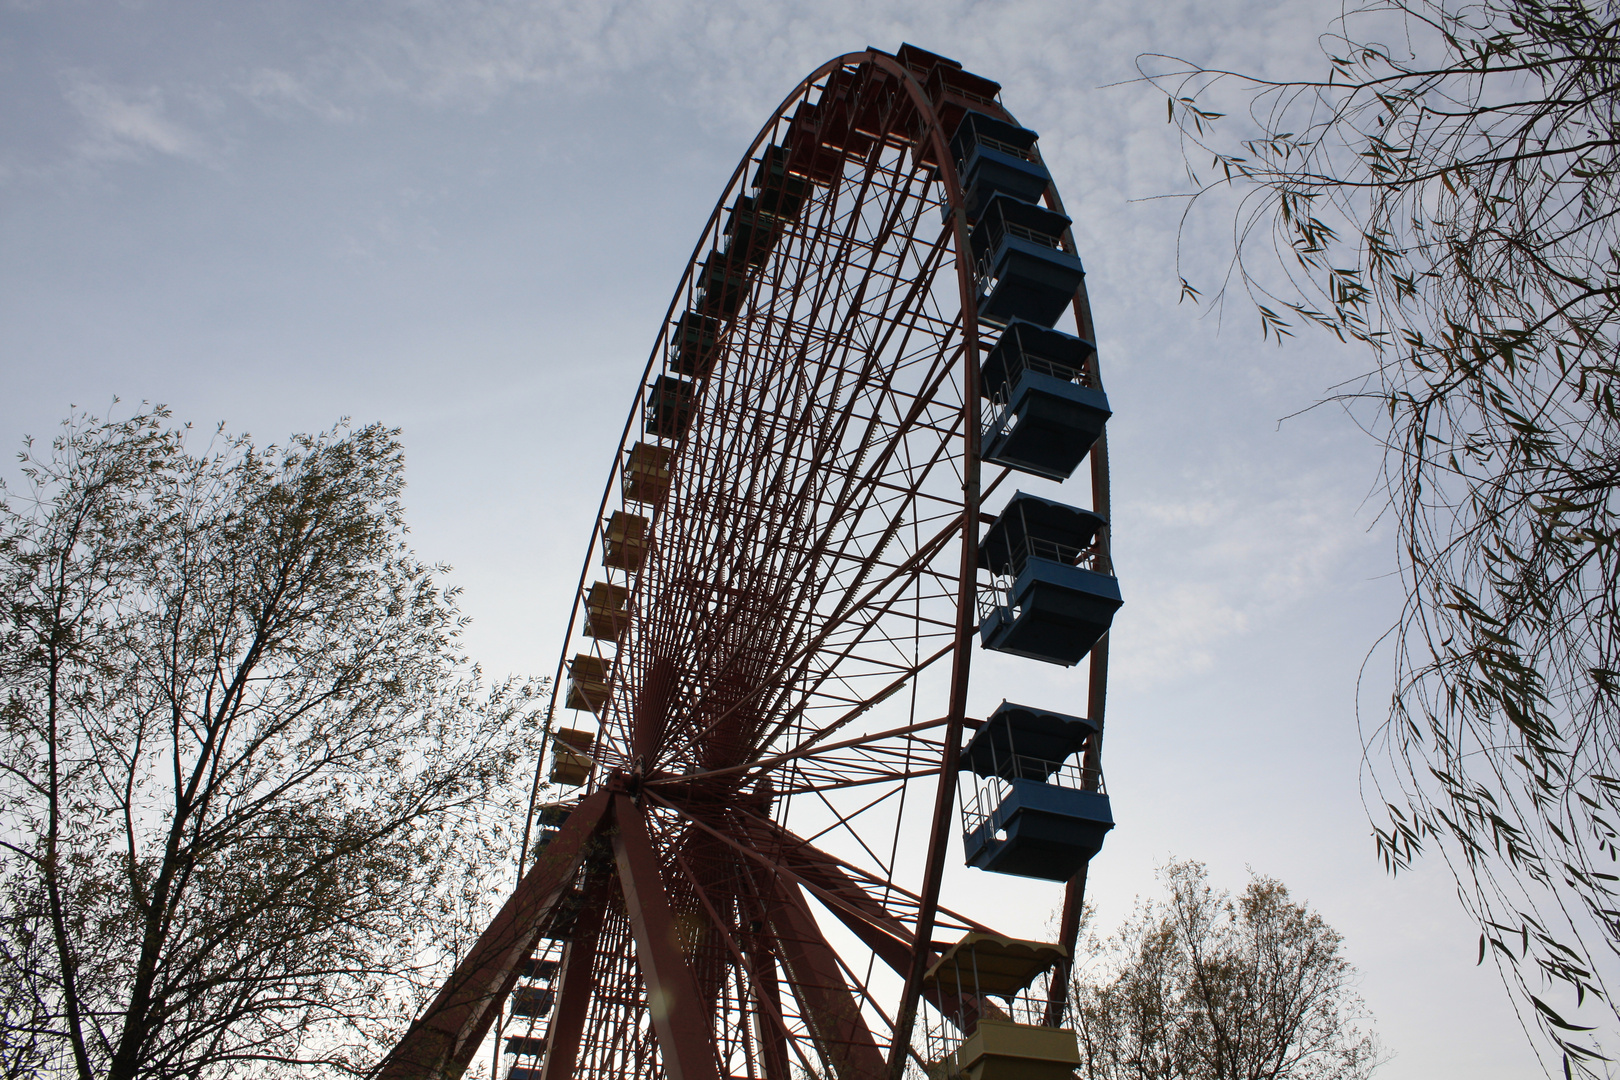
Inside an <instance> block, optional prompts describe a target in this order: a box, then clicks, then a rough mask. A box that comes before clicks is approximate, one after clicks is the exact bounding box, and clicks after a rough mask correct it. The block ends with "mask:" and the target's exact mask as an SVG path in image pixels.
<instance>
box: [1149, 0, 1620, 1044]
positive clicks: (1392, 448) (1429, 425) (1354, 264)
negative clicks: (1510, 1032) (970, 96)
mask: <svg viewBox="0 0 1620 1080" xmlns="http://www.w3.org/2000/svg"><path fill="white" fill-rule="evenodd" d="M1322 43H1323V51H1324V54H1325V55H1324V64H1323V71H1322V74H1321V76H1320V77H1318V78H1314V79H1304V80H1299V81H1278V80H1268V79H1261V78H1256V77H1253V76H1249V75H1243V74H1240V73H1236V72H1231V71H1223V70H1218V69H1214V68H1210V67H1206V66H1203V65H1200V64H1197V63H1191V62H1188V61H1185V60H1179V59H1174V58H1167V57H1156V56H1150V57H1142V58H1141V59H1140V60H1139V66H1140V67H1141V70H1142V72H1143V74H1144V76H1145V77H1146V78H1147V79H1148V80H1149V81H1150V82H1151V83H1152V84H1154V85H1156V86H1157V87H1159V88H1160V89H1161V90H1163V91H1165V93H1166V95H1167V98H1168V103H1167V104H1168V113H1169V118H1170V120H1171V121H1172V122H1173V123H1174V124H1175V125H1177V127H1178V128H1179V131H1180V133H1181V136H1182V139H1183V148H1184V151H1185V157H1186V160H1187V162H1188V165H1189V170H1190V173H1191V175H1192V176H1193V178H1194V181H1195V192H1194V194H1193V195H1192V196H1191V203H1192V205H1190V206H1189V207H1188V210H1187V212H1188V213H1189V214H1190V213H1194V212H1195V209H1194V208H1195V207H1197V206H1198V205H1200V204H1201V203H1202V202H1203V201H1204V200H1205V198H1206V197H1207V196H1209V195H1211V194H1212V193H1214V192H1216V191H1217V190H1219V189H1228V188H1230V189H1234V190H1235V191H1236V192H1237V193H1238V194H1239V196H1240V202H1239V204H1238V208H1237V210H1236V216H1235V219H1234V230H1233V234H1232V237H1233V246H1232V250H1231V253H1230V254H1231V257H1232V258H1231V262H1230V264H1229V267H1228V271H1227V274H1226V277H1225V281H1224V283H1223V284H1222V286H1221V287H1220V288H1219V289H1216V290H1214V291H1212V292H1209V293H1208V295H1207V297H1206V296H1205V294H1203V293H1201V292H1200V290H1199V288H1198V286H1197V285H1196V283H1194V282H1193V281H1191V280H1190V279H1189V277H1188V276H1184V277H1183V280H1182V291H1183V297H1184V298H1191V299H1195V300H1200V301H1205V300H1207V302H1208V303H1210V304H1213V305H1220V304H1222V303H1223V302H1224V301H1226V300H1228V299H1231V298H1234V297H1242V298H1244V299H1245V300H1246V301H1248V302H1251V303H1252V304H1253V305H1254V307H1255V309H1256V310H1257V314H1258V316H1259V320H1260V327H1261V330H1262V333H1263V334H1266V335H1276V336H1277V339H1278V340H1279V341H1281V340H1282V339H1283V337H1285V336H1288V335H1291V334H1293V333H1295V331H1296V330H1298V329H1299V328H1301V327H1303V326H1315V327H1318V328H1322V329H1325V330H1327V331H1329V332H1331V333H1333V334H1335V335H1337V336H1338V337H1340V338H1341V339H1344V340H1351V341H1359V342H1362V343H1364V344H1366V345H1367V346H1369V347H1370V348H1371V350H1372V354H1373V357H1374V366H1373V368H1372V370H1371V372H1370V374H1369V375H1368V376H1367V378H1366V379H1365V380H1364V381H1362V382H1359V383H1357V384H1354V385H1350V386H1347V387H1341V388H1339V389H1340V392H1337V393H1335V394H1334V395H1333V399H1334V400H1337V401H1339V402H1341V403H1343V404H1344V405H1345V406H1346V407H1347V408H1348V409H1349V410H1350V411H1351V412H1352V414H1354V415H1355V416H1356V417H1357V419H1358V420H1359V421H1360V422H1361V423H1362V424H1363V425H1364V426H1365V427H1366V428H1367V430H1369V431H1370V432H1373V433H1374V434H1375V435H1376V436H1377V437H1378V438H1379V439H1381V440H1382V441H1383V443H1384V446H1385V448H1386V451H1387V453H1386V456H1385V469H1384V480H1385V488H1386V491H1387V495H1388V510H1389V511H1390V516H1391V518H1392V520H1393V521H1394V523H1395V525H1396V527H1397V530H1398V535H1399V540H1400V565H1401V572H1402V575H1403V579H1404V583H1405V591H1406V605H1405V609H1404V611H1403V613H1402V614H1401V616H1400V619H1399V622H1398V625H1397V626H1396V628H1395V633H1394V634H1393V635H1392V640H1393V642H1394V656H1395V662H1394V672H1393V691H1392V693H1391V695H1390V697H1389V703H1388V708H1387V712H1385V710H1382V709H1381V710H1380V712H1383V713H1384V715H1383V716H1382V717H1380V718H1379V719H1377V720H1375V721H1374V722H1373V723H1372V724H1370V725H1368V731H1367V737H1368V749H1369V755H1368V760H1369V762H1370V763H1371V765H1370V770H1371V771H1370V773H1369V780H1370V785H1369V791H1370V792H1371V794H1372V798H1371V800H1370V802H1371V805H1370V807H1369V809H1370V811H1371V813H1372V814H1373V817H1374V823H1375V826H1376V829H1377V844H1378V852H1379V854H1380V855H1381V856H1382V858H1383V859H1384V861H1385V862H1386V864H1387V865H1388V866H1389V867H1390V868H1391V869H1392V870H1399V869H1400V868H1403V867H1406V866H1408V865H1409V864H1410V862H1411V860H1413V859H1414V858H1416V857H1418V856H1419V855H1420V854H1421V853H1422V852H1424V851H1425V850H1431V849H1438V850H1439V851H1440V852H1441V853H1442V854H1443V855H1444V857H1445V859H1446V861H1447V862H1448V863H1449V865H1450V866H1451V868H1452V870H1453V872H1454V873H1455V875H1456V877H1457V881H1458V885H1459V893H1460V895H1461V897H1462V899H1463V902H1464V903H1465V904H1466V905H1467V907H1468V908H1469V910H1470V911H1471V912H1472V914H1473V915H1474V916H1475V917H1476V918H1477V919H1478V921H1479V925H1480V929H1481V937H1480V941H1479V949H1480V955H1481V958H1483V957H1484V956H1485V955H1486V954H1489V955H1490V956H1492V957H1493V958H1494V960H1495V961H1496V962H1497V963H1498V964H1499V965H1500V966H1501V968H1502V971H1503V973H1504V975H1505V976H1506V978H1507V980H1508V982H1509V984H1510V985H1511V986H1512V987H1513V988H1514V991H1515V1001H1516V1007H1518V1008H1519V1009H1520V1013H1521V1017H1522V1018H1524V1019H1525V1021H1526V1023H1527V1026H1529V1025H1532V1024H1533V1025H1536V1026H1539V1027H1540V1029H1541V1031H1542V1032H1543V1034H1544V1035H1545V1036H1546V1037H1547V1039H1548V1040H1550V1045H1551V1048H1552V1049H1553V1053H1554V1056H1555V1057H1559V1056H1561V1057H1562V1058H1563V1062H1564V1064H1565V1066H1566V1067H1568V1066H1570V1065H1571V1064H1572V1065H1573V1066H1574V1067H1577V1068H1583V1067H1587V1066H1589V1065H1593V1063H1594V1062H1595V1060H1596V1058H1597V1057H1598V1056H1599V1055H1601V1054H1602V1050H1601V1048H1600V1047H1601V1043H1602V1041H1603V1039H1605V1038H1607V1039H1610V1040H1612V1039H1613V1036H1614V1033H1615V1031H1616V1028H1617V1027H1620V1004H1617V1002H1616V1000H1615V996H1614V995H1615V992H1616V989H1617V988H1616V987H1615V985H1614V979H1615V977H1616V967H1615V961H1616V956H1617V950H1620V902H1617V901H1620V894H1617V890H1616V885H1617V883H1620V876H1617V875H1620V869H1617V866H1616V857H1617V848H1616V838H1617V833H1616V827H1617V826H1620V774H1617V773H1616V771H1615V761H1616V752H1617V750H1620V710H1617V700H1616V694H1617V693H1620V503H1617V501H1616V499H1615V483H1616V479H1617V478H1620V412H1617V408H1620V406H1617V404H1616V394H1615V382H1616V370H1617V363H1620V206H1617V202H1616V194H1617V186H1620V129H1617V118H1620V8H1617V7H1616V5H1615V4H1614V3H1613V2H1612V0H1605V2H1598V3H1583V2H1579V0H1576V2H1567V3H1543V2H1539V0H1483V2H1477V3H1453V2H1451V0H1372V2H1369V3H1365V4H1361V5H1359V6H1353V7H1351V8H1349V9H1347V10H1346V11H1345V13H1344V14H1343V16H1342V17H1341V18H1340V19H1339V20H1337V22H1336V23H1335V25H1334V27H1333V28H1332V31H1331V32H1330V33H1328V34H1326V35H1325V36H1324V37H1323V38H1322ZM1183 273H1184V275H1190V276H1191V277H1197V276H1199V275H1198V274H1197V273H1196V272H1195V271H1194V270H1193V269H1191V268H1190V267H1187V266H1184V268H1183ZM1593 1067H1594V1068H1595V1065H1594V1066H1593Z"/></svg>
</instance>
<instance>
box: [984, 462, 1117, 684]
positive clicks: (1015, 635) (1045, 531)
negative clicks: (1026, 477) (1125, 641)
mask: <svg viewBox="0 0 1620 1080" xmlns="http://www.w3.org/2000/svg"><path fill="white" fill-rule="evenodd" d="M1106 524H1107V522H1105V521H1104V520H1103V519H1102V518H1101V517H1099V516H1098V515H1096V514H1094V513H1092V512H1091V511H1089V510H1081V509H1080V508H1078V507H1074V506H1065V505H1064V504H1062V503H1057V502H1052V501H1051V500H1049V499H1042V498H1039V497H1037V496H1034V495H1026V494H1024V493H1023V492H1021V491H1020V492H1018V493H1017V494H1015V495H1014V496H1013V497H1012V499H1011V500H1009V501H1008V503H1007V506H1006V508H1005V509H1003V510H1002V512H1001V515H1000V516H999V517H997V518H996V520H995V522H994V523H993V524H991V526H990V528H989V529H987V530H986V531H985V535H984V539H983V540H982V541H981V542H980V544H979V567H980V568H981V569H984V570H988V571H990V573H991V574H993V575H994V576H995V579H996V581H995V584H994V585H993V586H992V587H991V588H990V589H989V590H988V591H987V592H986V593H983V594H981V597H980V618H979V640H980V642H981V643H982V644H983V645H984V647H985V648H987V649H995V650H997V651H998V652H1009V653H1014V654H1016V655H1018V656H1027V657H1029V658H1030V659H1033V660H1044V661H1046V662H1047V663H1051V664H1062V665H1064V666H1065V667H1068V666H1072V665H1074V664H1077V663H1079V662H1080V660H1081V659H1082V658H1083V657H1084V656H1085V655H1086V654H1087V653H1088V652H1090V651H1091V647H1092V646H1093V645H1095V644H1096V643H1097V639H1098V638H1100V637H1102V636H1103V634H1105V633H1107V632H1108V627H1109V625H1110V624H1111V623H1112V622H1113V619H1114V612H1116V611H1118V610H1119V607H1120V605H1121V603H1122V600H1121V599H1120V595H1119V582H1117V581H1116V580H1114V578H1113V577H1111V576H1109V575H1107V574H1100V573H1097V572H1096V571H1094V570H1088V569H1086V568H1084V567H1081V566H1078V565H1076V564H1077V563H1079V562H1080V561H1081V559H1082V558H1083V557H1084V556H1086V554H1087V553H1088V551H1089V549H1090V547H1091V545H1092V543H1093V541H1094V540H1095V539H1096V536H1097V532H1098V530H1100V529H1101V528H1102V527H1103V526H1104V525H1106Z"/></svg>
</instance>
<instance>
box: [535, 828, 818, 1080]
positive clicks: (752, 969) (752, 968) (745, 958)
mask: <svg viewBox="0 0 1620 1080" xmlns="http://www.w3.org/2000/svg"><path fill="white" fill-rule="evenodd" d="M675 865H676V866H677V867H678V868H679V870H680V871H681V874H682V876H684V877H685V879H686V881H687V883H688V885H689V886H690V888H691V889H692V892H693V894H694V895H695V896H697V898H698V900H699V901H700V902H701V903H702V904H703V908H704V911H705V912H707V914H708V916H709V919H710V921H711V923H712V925H713V926H714V927H715V929H716V930H717V931H718V932H719V934H720V936H721V939H722V940H723V941H724V943H725V945H726V949H727V951H728V952H729V953H730V954H731V958H732V962H733V963H734V964H735V965H736V966H737V968H738V969H739V970H741V971H742V972H743V974H744V975H745V976H746V977H747V981H748V986H749V993H750V996H751V997H752V999H753V1001H754V1004H755V1009H756V1013H757V1015H761V1016H764V1017H765V1019H766V1022H767V1023H768V1024H769V1025H770V1027H771V1033H770V1035H769V1036H767V1040H766V1044H767V1047H769V1048H775V1050H774V1053H772V1054H770V1055H769V1056H768V1057H767V1062H766V1076H767V1080H769V1078H770V1077H772V1076H781V1077H783V1078H786V1077H787V1075H788V1074H787V1068H786V1066H787V1061H786V1055H787V1048H788V1047H789V1046H792V1048H793V1050H794V1052H795V1053H796V1054H797V1055H798V1058H799V1063H800V1064H801V1065H802V1066H803V1067H804V1068H805V1069H806V1070H807V1072H808V1073H809V1074H810V1075H814V1073H815V1067H814V1066H813V1065H812V1064H811V1062H810V1059H809V1058H808V1057H807V1056H806V1054H805V1052H804V1048H803V1046H802V1045H801V1044H800V1042H799V1040H797V1039H795V1038H793V1031H792V1030H791V1029H790V1028H789V1027H788V1023H787V1020H786V1019H785V1018H784V1016H783V1015H782V1001H781V996H780V993H779V991H778V987H777V984H776V978H775V964H776V960H775V957H774V955H773V954H772V953H770V952H769V951H766V950H760V949H758V948H757V947H756V948H755V950H754V954H753V955H752V956H750V955H748V953H747V951H746V950H745V949H744V948H743V947H742V946H740V945H739V944H738V943H737V939H736V937H735V936H734V935H733V934H732V933H731V930H730V929H729V927H728V922H729V920H727V919H726V918H725V917H724V916H723V915H722V914H721V912H720V911H719V909H718V908H717V907H716V906H715V903H714V901H713V900H712V899H711V898H710V896H709V891H708V890H707V889H706V888H704V886H703V884H702V882H701V881H700V880H699V878H698V875H697V874H695V873H693V871H692V867H691V865H690V864H689V863H688V862H687V861H686V859H685V857H684V856H682V855H679V854H677V855H676V856H675ZM751 906H752V907H753V909H754V910H756V911H758V910H760V908H759V905H758V902H757V900H756V901H755V902H754V903H753V904H752V905H751ZM753 936H756V937H757V935H753ZM767 972H768V974H767ZM776 1057H779V1058H780V1062H779V1063H774V1064H773V1062H772V1060H771V1059H772V1058H776ZM542 1080H544V1078H542Z"/></svg>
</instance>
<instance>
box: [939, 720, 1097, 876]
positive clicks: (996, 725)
mask: <svg viewBox="0 0 1620 1080" xmlns="http://www.w3.org/2000/svg"><path fill="white" fill-rule="evenodd" d="M1096 733H1097V725H1096V724H1094V723H1092V722H1091V721H1090V720H1087V719H1085V718H1083V717H1079V716H1068V715H1065V714H1063V713H1055V712H1049V711H1047V710H1044V709H1033V708H1030V707H1029V706H1027V705H1015V704H1013V703H1011V702H1006V701H1004V702H1002V703H1001V706H1000V707H999V708H998V709H996V711H995V712H993V713H991V714H990V717H989V719H987V720H986V721H985V722H984V725H983V726H982V727H980V728H979V730H978V731H977V732H975V733H974V735H973V738H972V739H971V740H970V741H969V742H968V744H967V746H966V747H964V748H963V750H962V765H961V767H962V770H963V771H964V772H971V773H973V774H974V776H975V777H977V780H976V781H975V786H974V794H973V797H972V799H970V800H967V801H966V802H965V803H964V806H963V834H962V846H963V848H964V850H965V852H966V856H967V862H968V865H969V866H976V867H978V868H979V869H981V870H989V871H992V872H994V873H998V874H1017V875H1020V876H1022V877H1035V878H1044V879H1046V880H1049V881H1067V880H1069V879H1070V878H1072V877H1073V876H1074V875H1075V874H1076V873H1078V872H1079V870H1080V868H1081V867H1083V866H1085V865H1086V863H1087V862H1089V861H1090V859H1091V857H1092V856H1093V855H1095V854H1096V853H1097V852H1098V851H1099V850H1101V849H1102V844H1103V838H1104V837H1105V836H1106V835H1107V834H1108V830H1110V829H1112V828H1113V827H1114V816H1113V812H1112V809H1111V807H1110V806H1109V803H1108V796H1107V795H1106V794H1104V793H1103V792H1102V791H1100V790H1099V791H1087V790H1084V788H1083V784H1084V779H1085V778H1084V776H1083V774H1082V772H1081V771H1080V770H1079V769H1077V768H1076V767H1074V766H1073V765H1065V761H1066V759H1068V758H1070V757H1073V756H1074V755H1076V754H1079V753H1081V752H1083V751H1084V750H1085V747H1086V742H1087V740H1089V739H1091V738H1092V737H1093V736H1094V735H1095V734H1096Z"/></svg>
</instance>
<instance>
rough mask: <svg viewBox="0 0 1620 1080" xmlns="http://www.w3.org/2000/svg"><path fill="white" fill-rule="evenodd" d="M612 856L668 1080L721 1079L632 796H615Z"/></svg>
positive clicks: (706, 1019) (709, 1033) (655, 860)
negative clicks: (615, 861) (634, 939)
mask: <svg viewBox="0 0 1620 1080" xmlns="http://www.w3.org/2000/svg"><path fill="white" fill-rule="evenodd" d="M613 818H614V824H615V825H616V826H617V831H616V832H615V833H614V836H613V857H614V858H615V859H616V860H617V862H618V864H619V886H620V888H621V889H622V890H623V893H624V909H625V914H626V915H628V916H629V918H630V926H631V928H632V930H633V931H634V933H635V937H636V961H637V963H638V964H639V965H640V966H641V976H642V979H643V980H645V982H646V984H647V1011H648V1013H650V1014H651V1016H652V1026H653V1031H654V1032H656V1033H657V1036H658V1045H659V1048H660V1049H661V1050H662V1051H663V1064H664V1071H665V1072H667V1073H668V1074H669V1076H670V1077H671V1080H719V1078H720V1071H719V1067H718V1064H717V1062H718V1057H719V1055H718V1054H717V1053H716V1051H715V1046H714V1036H713V1033H712V1030H711V1027H710V1015H709V1013H708V1012H707V1011H706V1010H704V1009H703V1008H702V1004H701V1001H702V999H701V998H699V997H698V991H697V985H696V983H695V982H694V981H693V979H692V972H691V969H690V968H689V967H688V966H687V963H686V960H685V958H684V957H683V956H682V955H681V949H680V945H679V943H678V942H677V940H676V937H675V934H676V927H677V923H676V921H675V913H674V911H673V910H672V909H671V907H670V904H669V897H668V895H667V894H666V893H665V890H664V880H663V876H662V874H660V872H659V867H658V857H657V855H655V854H654V853H653V847H652V840H651V838H649V837H648V835H647V826H646V823H645V822H643V821H642V818H641V811H640V809H639V808H638V807H637V806H636V805H635V803H634V802H632V801H631V800H630V796H628V795H623V794H618V795H615V796H614V797H613Z"/></svg>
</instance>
